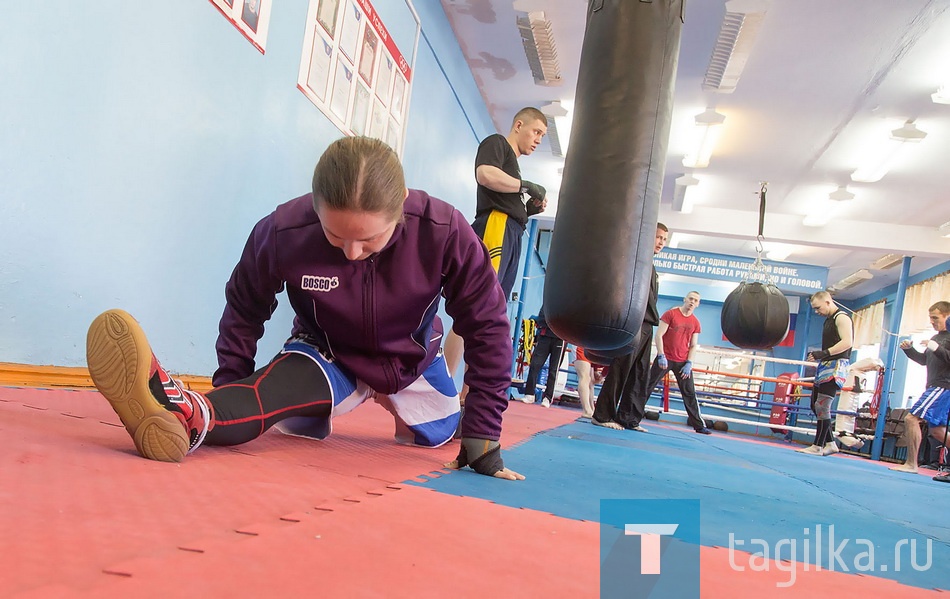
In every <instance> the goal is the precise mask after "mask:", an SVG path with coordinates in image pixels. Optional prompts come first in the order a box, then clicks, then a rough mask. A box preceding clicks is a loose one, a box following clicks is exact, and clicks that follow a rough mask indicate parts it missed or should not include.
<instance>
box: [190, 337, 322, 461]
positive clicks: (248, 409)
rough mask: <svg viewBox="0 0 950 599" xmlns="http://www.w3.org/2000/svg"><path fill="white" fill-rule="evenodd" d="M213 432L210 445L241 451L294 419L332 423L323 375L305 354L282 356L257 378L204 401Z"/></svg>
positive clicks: (219, 390) (229, 386) (207, 439)
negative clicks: (211, 416) (209, 409)
mask: <svg viewBox="0 0 950 599" xmlns="http://www.w3.org/2000/svg"><path fill="white" fill-rule="evenodd" d="M205 397H207V398H208V401H209V402H210V403H211V405H212V406H213V409H214V427H213V428H212V429H211V430H209V431H208V435H207V436H206V437H205V441H204V444H205V445H239V444H241V443H247V442H248V441H251V440H253V439H256V438H258V437H260V436H261V435H262V434H264V431H266V430H267V429H268V428H270V427H271V426H273V425H274V424H276V423H278V422H280V421H281V420H283V419H284V418H289V417H291V416H309V417H318V418H329V417H330V411H331V409H332V407H333V406H332V403H333V400H332V398H331V397H332V395H331V393H330V383H329V382H328V381H327V377H326V375H324V374H323V370H321V368H320V367H319V366H318V365H317V364H316V362H314V361H313V360H311V359H310V358H308V357H307V356H304V355H301V354H295V353H287V354H279V355H278V356H277V357H275V358H274V359H273V360H272V361H271V362H270V363H269V364H268V365H267V366H264V367H263V368H261V369H259V370H257V371H256V372H255V373H254V374H252V375H251V376H249V377H247V378H246V379H242V380H240V381H236V382H234V383H228V384H227V385H222V386H220V387H217V388H215V389H214V390H212V391H210V392H209V393H207V394H206V395H205Z"/></svg>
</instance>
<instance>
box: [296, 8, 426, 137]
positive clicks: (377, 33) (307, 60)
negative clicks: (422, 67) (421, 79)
mask: <svg viewBox="0 0 950 599" xmlns="http://www.w3.org/2000/svg"><path fill="white" fill-rule="evenodd" d="M376 1H377V2H379V1H381V0H376ZM382 1H385V2H394V0H382ZM406 7H407V9H408V10H409V12H410V13H411V16H412V19H413V22H414V23H415V33H414V35H413V36H412V38H413V45H412V47H411V48H400V47H398V46H397V44H396V40H395V39H394V38H393V36H391V35H390V33H389V30H387V28H386V23H384V21H383V19H382V17H381V16H380V15H379V13H378V12H377V11H376V8H375V7H374V6H373V3H372V2H371V1H370V0H310V11H309V13H308V15H307V30H306V35H305V36H304V44H303V53H302V56H301V59H300V71H299V74H298V77H297V87H298V88H299V89H300V91H302V92H303V93H304V95H306V96H307V97H308V98H309V99H310V101H311V102H313V103H314V105H316V107H317V108H319V109H320V110H321V111H322V112H323V113H324V114H325V115H326V116H327V118H329V119H330V121H332V122H333V124H335V125H336V126H337V127H339V128H340V130H341V131H343V132H344V133H346V134H347V135H366V136H369V137H375V138H376V139H380V140H382V141H384V142H386V143H387V144H389V145H390V146H391V147H392V148H393V149H394V150H396V151H397V152H399V153H400V154H401V153H402V146H403V138H404V134H405V130H406V115H407V114H408V110H409V97H410V94H411V88H412V68H413V65H414V64H415V53H416V46H417V44H418V40H419V32H420V25H419V17H418V15H416V12H415V9H414V8H413V7H412V4H411V3H409V2H408V0H407V1H406Z"/></svg>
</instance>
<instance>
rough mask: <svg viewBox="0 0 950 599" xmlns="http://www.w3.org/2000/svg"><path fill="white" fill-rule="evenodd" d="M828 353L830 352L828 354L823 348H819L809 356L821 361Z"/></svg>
mask: <svg viewBox="0 0 950 599" xmlns="http://www.w3.org/2000/svg"><path fill="white" fill-rule="evenodd" d="M830 355H831V354H829V353H828V352H826V351H825V350H823V349H819V350H818V351H813V352H811V357H812V358H814V360H815V361H816V362H821V361H822V360H824V359H826V358H827V357H828V356H830Z"/></svg>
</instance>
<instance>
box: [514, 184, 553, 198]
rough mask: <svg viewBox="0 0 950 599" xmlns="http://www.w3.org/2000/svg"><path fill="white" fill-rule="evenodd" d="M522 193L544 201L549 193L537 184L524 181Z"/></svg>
mask: <svg viewBox="0 0 950 599" xmlns="http://www.w3.org/2000/svg"><path fill="white" fill-rule="evenodd" d="M521 193H526V194H528V195H529V196H530V197H531V198H533V199H535V200H543V199H544V198H545V196H546V195H547V193H548V192H547V191H545V190H544V188H543V187H541V186H540V185H538V184H537V183H532V182H531V181H526V180H522V181H521Z"/></svg>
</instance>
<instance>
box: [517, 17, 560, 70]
mask: <svg viewBox="0 0 950 599" xmlns="http://www.w3.org/2000/svg"><path fill="white" fill-rule="evenodd" d="M522 15H523V16H519V17H518V31H519V32H520V33H521V43H522V45H524V53H525V56H526V57H527V59H528V65H529V66H530V67H531V74H532V75H533V76H534V82H535V83H536V84H538V85H561V83H563V79H561V65H560V63H559V62H558V58H557V45H556V44H555V43H554V33H553V32H552V30H551V21H550V20H548V19H546V18H545V16H544V11H541V10H539V11H536V12H529V13H522Z"/></svg>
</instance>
